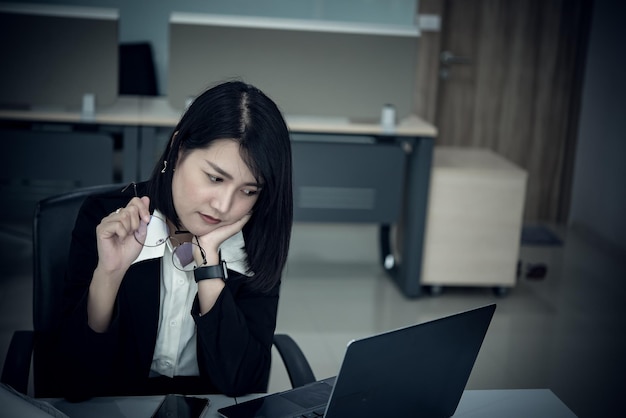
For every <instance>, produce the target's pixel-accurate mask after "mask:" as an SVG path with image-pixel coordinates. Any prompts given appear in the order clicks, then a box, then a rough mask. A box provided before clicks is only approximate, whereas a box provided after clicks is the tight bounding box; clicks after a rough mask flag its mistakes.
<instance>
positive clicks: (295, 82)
mask: <svg viewBox="0 0 626 418" xmlns="http://www.w3.org/2000/svg"><path fill="white" fill-rule="evenodd" d="M418 35H419V32H418V30H417V28H416V27H415V26H409V25H390V24H361V23H341V22H328V21H324V22H322V21H313V20H298V19H279V18H259V17H243V16H226V15H207V14H192V13H172V15H171V16H170V22H169V80H168V91H169V94H168V96H169V100H170V104H171V105H172V106H173V107H175V108H178V109H182V108H184V106H185V103H186V102H188V100H189V99H191V98H193V97H194V96H197V95H198V94H199V93H200V92H201V90H202V89H203V88H205V87H208V86H210V85H213V84H216V83H218V82H220V81H223V80H226V79H233V78H234V79H243V80H245V81H247V82H250V83H252V84H255V85H257V86H258V87H259V88H261V89H262V90H263V91H265V92H266V93H267V94H268V95H270V96H271V97H272V98H273V99H274V100H275V101H276V102H277V103H278V104H279V105H280V106H281V109H282V110H283V112H284V113H286V114H290V115H319V116H327V117H339V118H352V119H358V118H365V119H372V118H374V119H378V118H379V117H380V113H381V108H382V107H383V105H385V104H386V103H390V104H392V105H394V106H395V108H396V110H397V114H398V116H399V117H404V116H406V115H408V114H409V113H411V104H412V103H411V101H412V95H413V89H414V78H415V65H416V54H417V40H418Z"/></svg>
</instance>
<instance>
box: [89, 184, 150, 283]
mask: <svg viewBox="0 0 626 418" xmlns="http://www.w3.org/2000/svg"><path fill="white" fill-rule="evenodd" d="M149 208H150V198H148V197H147V196H144V197H141V198H138V197H135V198H133V199H132V200H131V201H130V202H129V203H128V205H126V207H124V208H120V209H118V210H116V211H115V212H113V213H111V214H110V215H108V216H107V217H105V218H104V219H102V221H101V222H100V225H98V227H97V228H96V239H97V245H98V266H97V269H98V270H100V271H101V272H102V273H105V274H111V275H114V276H118V277H120V278H121V277H122V276H123V275H124V273H126V270H128V268H129V267H130V265H131V264H132V262H133V261H134V260H135V259H136V258H137V256H138V255H139V253H140V252H141V249H142V244H141V243H140V242H139V241H141V240H142V239H145V235H146V225H147V224H148V222H150V210H149ZM135 235H137V238H135ZM138 240H139V241H138Z"/></svg>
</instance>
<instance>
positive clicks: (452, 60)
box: [439, 51, 470, 65]
mask: <svg viewBox="0 0 626 418" xmlns="http://www.w3.org/2000/svg"><path fill="white" fill-rule="evenodd" d="M439 61H440V62H441V63H442V64H443V65H453V64H469V63H470V59H469V58H467V57H461V56H459V55H454V53H452V52H450V51H441V53H440V54H439Z"/></svg>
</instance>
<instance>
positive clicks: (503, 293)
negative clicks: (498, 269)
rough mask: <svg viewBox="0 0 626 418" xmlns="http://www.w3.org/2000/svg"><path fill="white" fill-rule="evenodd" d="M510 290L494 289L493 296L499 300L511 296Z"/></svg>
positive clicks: (503, 287) (499, 287)
mask: <svg viewBox="0 0 626 418" xmlns="http://www.w3.org/2000/svg"><path fill="white" fill-rule="evenodd" d="M509 291H510V288H508V287H505V286H496V287H494V288H493V294H494V295H496V296H497V297H499V298H502V297H505V296H506V295H508V294H509Z"/></svg>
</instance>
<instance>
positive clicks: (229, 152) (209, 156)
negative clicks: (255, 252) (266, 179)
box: [172, 139, 261, 236]
mask: <svg viewBox="0 0 626 418" xmlns="http://www.w3.org/2000/svg"><path fill="white" fill-rule="evenodd" d="M260 191H261V185H260V184H258V183H257V181H256V179H255V178H254V176H253V175H252V172H251V171H250V169H249V168H248V166H247V165H246V163H245V162H244V161H243V159H242V158H241V155H240V153H239V144H238V143H237V142H236V141H234V140H230V139H220V140H216V141H213V142H212V143H211V145H210V146H209V147H208V148H201V149H195V150H192V151H190V152H189V153H188V154H187V155H186V156H183V155H182V154H179V158H178V163H177V165H176V170H175V171H174V174H173V178H172V196H173V199H174V207H175V208H176V213H177V214H178V217H179V218H180V221H181V223H182V226H183V228H184V229H186V230H187V231H189V232H191V233H192V234H194V235H198V236H202V235H205V234H207V233H209V232H211V231H213V230H215V229H216V228H218V227H220V226H224V225H229V224H232V223H234V222H236V221H238V220H239V219H241V218H242V217H243V216H244V215H246V214H247V213H249V212H250V211H251V210H252V207H253V206H254V204H255V203H256V201H257V199H258V194H259V192H260Z"/></svg>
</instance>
